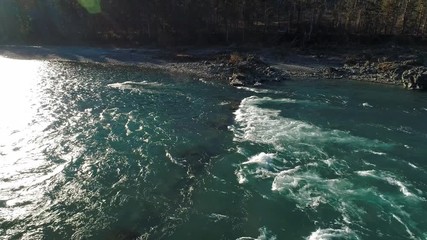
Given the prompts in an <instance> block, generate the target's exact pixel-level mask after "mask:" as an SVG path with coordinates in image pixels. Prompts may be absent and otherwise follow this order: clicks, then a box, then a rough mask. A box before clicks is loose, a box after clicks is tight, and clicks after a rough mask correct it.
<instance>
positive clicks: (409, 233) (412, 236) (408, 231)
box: [392, 214, 417, 239]
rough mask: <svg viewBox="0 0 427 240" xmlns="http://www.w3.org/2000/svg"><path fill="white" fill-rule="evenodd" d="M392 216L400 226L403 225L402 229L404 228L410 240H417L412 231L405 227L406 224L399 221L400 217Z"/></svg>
mask: <svg viewBox="0 0 427 240" xmlns="http://www.w3.org/2000/svg"><path fill="white" fill-rule="evenodd" d="M392 216H393V218H394V219H396V220H397V221H398V222H399V223H400V224H402V225H403V227H405V230H406V232H407V233H408V235H409V237H410V238H411V239H417V238H416V237H415V235H414V233H412V231H411V230H410V229H409V227H408V225H406V224H405V223H404V222H403V221H402V219H401V218H400V217H398V216H396V215H395V214H392Z"/></svg>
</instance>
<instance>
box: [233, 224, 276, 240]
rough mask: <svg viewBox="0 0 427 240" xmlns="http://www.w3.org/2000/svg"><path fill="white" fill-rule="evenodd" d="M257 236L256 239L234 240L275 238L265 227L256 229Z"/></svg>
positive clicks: (271, 239)
mask: <svg viewBox="0 0 427 240" xmlns="http://www.w3.org/2000/svg"><path fill="white" fill-rule="evenodd" d="M258 231H259V236H258V237H257V238H253V237H239V238H237V239H236V240H276V239H277V237H276V236H275V235H274V234H273V233H272V232H271V231H270V230H268V229H267V228H266V227H262V228H260V229H258Z"/></svg>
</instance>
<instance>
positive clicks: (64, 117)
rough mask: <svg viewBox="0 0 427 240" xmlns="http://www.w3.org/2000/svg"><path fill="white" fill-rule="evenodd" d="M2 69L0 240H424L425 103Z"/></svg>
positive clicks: (329, 84)
mask: <svg viewBox="0 0 427 240" xmlns="http://www.w3.org/2000/svg"><path fill="white" fill-rule="evenodd" d="M0 70H1V71H0V79H1V81H2V88H1V89H0V100H1V101H0V109H1V118H0V239H240V240H247V239H260V240H261V239H310V240H314V239H427V217H426V216H427V193H426V192H427V185H426V183H427V157H426V156H427V95H426V94H424V93H417V92H407V91H403V90H401V89H400V88H394V87H384V86H377V85H369V84H361V83H355V82H338V81H320V80H317V81H313V80H307V81H298V82H285V83H283V84H281V85H278V86H274V87H270V89H266V90H254V89H234V88H231V87H229V86H226V85H221V84H210V83H206V82H201V81H197V80H194V79H191V78H190V77H186V76H173V75H171V74H166V73H162V72H156V71H146V70H142V69H137V68H130V67H113V66H101V65H83V64H71V63H49V62H40V61H18V60H10V59H3V58H0Z"/></svg>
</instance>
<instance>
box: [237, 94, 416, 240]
mask: <svg viewBox="0 0 427 240" xmlns="http://www.w3.org/2000/svg"><path fill="white" fill-rule="evenodd" d="M278 101H284V102H290V101H289V99H271V98H267V97H264V98H260V97H256V96H252V97H249V98H246V99H244V100H243V101H242V102H241V104H240V107H239V109H238V110H237V111H236V112H235V120H236V124H235V126H233V127H232V128H231V130H232V131H233V132H234V134H235V139H234V140H235V141H236V142H238V143H243V144H238V149H239V152H240V153H241V154H242V153H246V154H242V155H244V156H247V157H248V155H249V154H247V152H248V151H246V149H245V148H244V147H243V146H245V145H246V144H247V143H249V144H251V145H254V143H257V144H262V145H264V144H268V145H269V146H271V147H273V149H274V150H273V152H276V153H271V152H270V153H265V152H261V153H258V154H255V155H252V156H250V157H248V159H247V161H245V162H243V163H241V164H240V165H239V166H238V170H236V176H237V178H238V181H239V183H241V184H242V183H246V184H248V183H251V182H252V181H271V191H272V192H274V193H276V194H280V195H282V196H283V197H285V198H286V199H288V200H291V201H293V202H295V205H296V207H297V208H298V209H299V210H300V211H302V212H305V213H307V214H308V215H309V216H310V219H311V220H312V221H313V222H314V223H315V226H317V227H319V229H318V230H316V231H315V232H313V233H311V234H310V236H309V237H307V239H359V237H360V236H361V235H360V236H358V234H359V232H364V231H369V230H368V228H367V226H366V224H365V220H364V219H365V218H367V217H368V216H367V215H369V214H368V212H367V211H368V209H369V208H368V207H367V208H364V207H361V206H360V203H361V202H366V201H367V199H370V200H369V202H366V204H367V205H370V203H371V202H375V203H376V204H377V205H376V206H377V207H378V206H379V207H380V208H381V209H386V210H385V211H387V212H384V214H385V218H383V216H378V218H379V219H378V221H387V219H390V218H391V214H392V213H393V214H395V215H396V216H399V217H400V218H401V219H402V221H403V222H405V223H407V222H411V221H412V216H411V215H408V214H407V215H405V212H403V210H402V209H401V207H399V206H402V205H405V204H407V205H410V206H411V207H414V206H418V205H419V204H421V203H423V199H422V198H421V197H418V196H416V195H415V193H416V192H414V191H415V190H412V186H411V184H409V183H407V182H405V181H402V179H401V178H400V177H398V176H396V175H394V174H392V173H390V172H386V171H381V170H362V171H357V170H358V169H357V168H356V171H354V168H353V167H354V164H356V163H349V162H347V161H346V160H344V159H340V158H338V157H339V156H330V155H329V154H328V153H329V149H328V148H329V147H334V148H335V147H337V148H341V147H342V148H343V149H348V147H349V146H350V147H351V148H350V149H357V150H349V151H350V152H351V153H354V152H359V151H360V152H368V153H370V154H373V155H377V156H387V151H386V150H387V149H388V148H389V147H390V146H392V145H390V144H386V143H382V142H379V141H376V140H370V139H366V138H362V137H357V136H353V135H351V134H350V133H349V132H344V131H340V130H325V129H322V128H320V127H317V126H315V125H313V124H310V123H307V122H303V121H299V120H295V119H290V118H285V117H282V116H281V112H280V111H279V110H275V109H267V108H264V107H263V106H264V105H263V104H266V103H272V102H273V103H274V102H278ZM293 101H295V100H293ZM340 145H343V146H340ZM325 146H326V147H325ZM365 149H366V150H365ZM283 155H284V156H288V155H289V156H290V157H289V159H288V161H285V160H283V161H281V160H282V159H281V158H283ZM360 164H361V166H365V167H366V166H369V168H371V169H372V168H374V167H376V166H375V165H374V164H372V163H369V162H367V161H365V160H364V159H360ZM359 169H360V168H359ZM331 173H332V174H331ZM365 177H369V178H374V179H377V180H378V181H382V182H383V183H384V182H385V183H386V184H390V185H393V186H396V187H397V188H396V192H395V194H388V193H387V194H386V197H385V198H382V197H381V192H380V191H378V189H376V188H375V186H372V187H371V185H369V182H366V181H365V180H362V179H361V178H365ZM355 178H356V179H355ZM357 178H359V179H361V181H358V179H357ZM329 208H332V209H333V211H336V213H338V214H339V216H338V217H336V218H335V219H334V220H335V222H334V224H333V225H326V227H325V225H324V224H322V225H320V224H317V223H324V222H323V219H322V216H321V215H320V214H316V212H318V211H323V210H324V209H329ZM387 217H388V218H387ZM353 229H354V230H353ZM408 229H410V230H411V231H413V232H417V231H418V229H417V226H416V225H414V224H409V225H408ZM247 239H253V238H247Z"/></svg>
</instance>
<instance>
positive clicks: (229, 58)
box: [0, 46, 427, 90]
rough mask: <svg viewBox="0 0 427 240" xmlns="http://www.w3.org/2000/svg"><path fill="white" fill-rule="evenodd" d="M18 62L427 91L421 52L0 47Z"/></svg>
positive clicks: (240, 82)
mask: <svg viewBox="0 0 427 240" xmlns="http://www.w3.org/2000/svg"><path fill="white" fill-rule="evenodd" d="M0 56H4V57H9V58H17V59H37V60H51V61H72V62H91V63H98V64H115V65H132V66H138V67H141V68H150V69H159V70H165V71H169V72H171V73H183V74H189V75H192V76H194V77H195V78H197V79H200V80H204V81H221V82H225V83H228V84H230V85H232V86H249V87H262V86H263V85H264V84H270V83H275V82H280V81H284V80H287V79H303V78H322V79H350V80H357V81H365V82H375V83H381V84H393V85H403V86H404V88H406V89H411V90H426V89H427V67H426V66H425V64H424V58H423V54H421V53H420V52H419V50H410V51H409V50H407V49H401V48H400V49H398V50H397V51H396V49H391V50H390V49H386V50H384V49H381V50H364V51H362V52H361V53H359V51H357V50H348V51H344V52H334V51H330V50H329V51H327V52H325V51H304V52H301V51H298V50H294V49H255V50H254V49H250V50H247V49H246V50H242V49H237V48H205V49H193V48H187V49H185V48H182V49H171V50H160V49H120V48H119V49H117V48H90V47H31V46H0Z"/></svg>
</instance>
